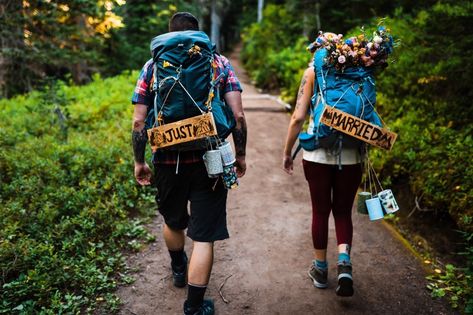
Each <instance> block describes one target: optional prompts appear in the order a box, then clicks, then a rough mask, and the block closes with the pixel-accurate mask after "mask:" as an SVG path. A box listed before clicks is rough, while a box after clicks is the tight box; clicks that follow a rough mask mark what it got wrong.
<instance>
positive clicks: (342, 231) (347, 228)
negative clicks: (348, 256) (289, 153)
mask: <svg viewBox="0 0 473 315" xmlns="http://www.w3.org/2000/svg"><path fill="white" fill-rule="evenodd" d="M302 164H303V166H304V174H305V178H306V179H307V181H308V182H309V189H310V197H311V199H312V241H313V243H314V248H315V249H326V248H327V240H328V219H329V216H330V211H331V210H332V211H333V217H334V219H335V231H336V233H337V244H348V245H350V247H351V242H352V238H353V225H352V221H351V211H352V207H353V200H354V199H355V194H356V191H357V190H358V186H359V185H360V183H361V164H355V165H343V166H342V169H341V170H340V169H339V167H338V165H327V164H320V163H314V162H309V161H306V160H302Z"/></svg>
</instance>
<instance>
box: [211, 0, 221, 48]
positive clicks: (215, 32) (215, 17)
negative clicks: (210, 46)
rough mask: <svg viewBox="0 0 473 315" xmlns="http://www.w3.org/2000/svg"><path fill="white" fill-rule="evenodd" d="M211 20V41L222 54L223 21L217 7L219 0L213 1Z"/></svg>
mask: <svg viewBox="0 0 473 315" xmlns="http://www.w3.org/2000/svg"><path fill="white" fill-rule="evenodd" d="M210 20H211V27H210V39H211V40H212V42H213V43H215V45H216V46H217V51H218V52H220V51H221V48H222V45H221V39H220V27H221V25H222V19H221V17H220V14H219V10H218V7H217V0H212V7H211V12H210Z"/></svg>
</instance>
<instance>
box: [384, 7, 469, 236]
mask: <svg viewBox="0 0 473 315" xmlns="http://www.w3.org/2000/svg"><path fill="white" fill-rule="evenodd" d="M398 14H399V18H395V19H393V20H392V21H391V23H390V26H391V28H392V29H393V30H392V32H393V33H394V34H397V35H398V36H399V37H400V38H402V45H401V47H400V48H399V49H398V52H397V56H396V62H395V63H393V64H392V65H390V67H389V68H388V70H387V71H386V72H384V73H383V74H382V75H381V76H380V78H379V80H378V91H379V94H378V99H379V101H378V108H379V111H380V112H381V113H382V115H383V117H384V118H385V120H387V121H388V122H392V123H390V124H389V125H390V127H392V128H393V129H394V130H395V131H396V132H398V134H399V138H398V140H397V143H396V145H395V146H394V148H393V151H391V152H389V153H386V152H378V153H377V154H376V157H375V160H376V162H377V166H378V167H379V168H382V169H383V173H384V174H386V176H390V177H391V178H392V179H393V180H394V181H397V180H405V179H406V178H408V179H409V182H410V186H411V190H412V193H413V194H414V195H416V196H419V197H420V196H422V200H421V203H422V206H424V207H427V208H431V209H436V210H437V211H440V212H442V211H443V212H447V213H449V214H450V215H451V216H452V217H453V218H454V219H455V221H456V222H457V224H458V225H459V227H460V228H461V229H463V230H469V231H471V230H472V229H473V224H472V222H471V221H472V220H471V218H473V200H472V199H471V196H472V195H473V179H472V178H473V167H472V165H471V163H470V157H471V154H472V152H473V137H472V134H473V127H472V125H471V121H472V116H473V110H472V108H471V104H470V103H471V98H472V97H473V92H472V91H471V88H470V86H469V85H470V82H473V73H472V72H471V71H463V70H462V68H463V67H465V68H466V69H470V68H471V66H472V64H471V63H472V61H471V58H469V57H468V56H469V55H470V53H469V52H471V47H472V45H473V39H472V38H470V37H468V36H464V37H463V38H462V40H460V41H457V40H455V38H458V36H461V34H466V33H467V30H466V29H465V27H466V25H468V23H472V22H473V8H472V7H471V5H469V4H468V3H466V2H463V3H461V4H458V5H455V6H453V5H447V4H437V5H435V6H434V7H433V8H432V9H431V10H425V11H420V12H419V13H418V14H417V15H416V16H415V17H413V18H410V19H409V18H406V16H405V15H403V18H402V19H401V18H400V15H401V14H402V12H398ZM445 25H446V26H447V27H445ZM441 26H442V27H441ZM459 34H460V35H459ZM419 61H422V62H419Z"/></svg>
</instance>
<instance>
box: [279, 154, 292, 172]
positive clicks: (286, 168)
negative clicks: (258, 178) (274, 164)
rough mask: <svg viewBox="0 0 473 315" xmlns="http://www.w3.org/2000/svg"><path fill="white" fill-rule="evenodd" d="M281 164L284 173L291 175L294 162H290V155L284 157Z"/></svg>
mask: <svg viewBox="0 0 473 315" xmlns="http://www.w3.org/2000/svg"><path fill="white" fill-rule="evenodd" d="M282 164H283V166H282V167H283V168H284V171H285V172H286V173H288V174H289V175H292V171H293V170H294V161H293V160H292V157H291V156H290V155H284V158H283V162H282Z"/></svg>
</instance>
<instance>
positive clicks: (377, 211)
mask: <svg viewBox="0 0 473 315" xmlns="http://www.w3.org/2000/svg"><path fill="white" fill-rule="evenodd" d="M366 208H367V209H368V214H369V216H370V220H371V221H375V220H379V219H382V218H383V217H384V213H383V208H382V207H381V202H380V201H379V198H378V197H374V198H371V199H368V200H366Z"/></svg>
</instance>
